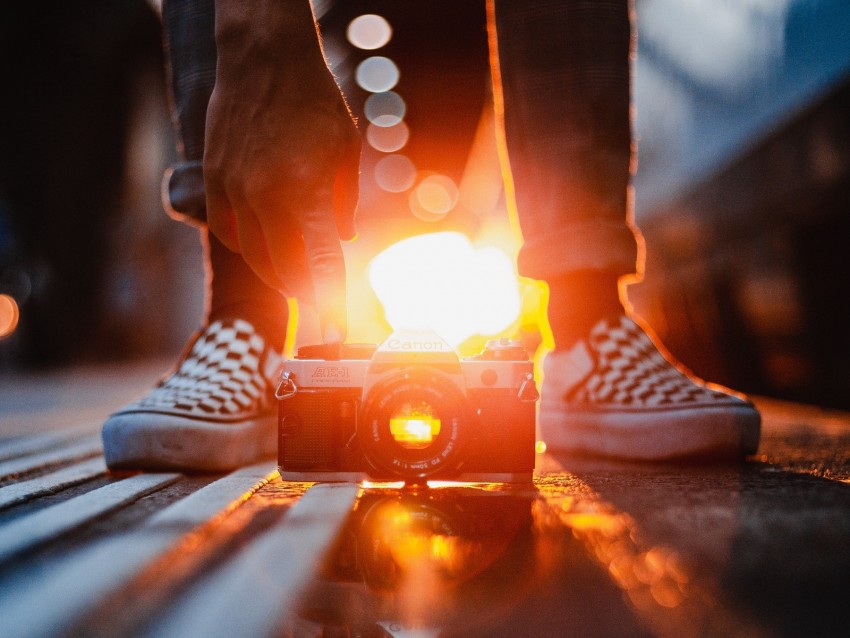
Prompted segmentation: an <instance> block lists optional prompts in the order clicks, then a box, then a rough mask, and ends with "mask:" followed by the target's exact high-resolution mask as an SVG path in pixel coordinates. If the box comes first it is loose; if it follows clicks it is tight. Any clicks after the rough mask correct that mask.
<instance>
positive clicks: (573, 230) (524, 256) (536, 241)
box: [517, 220, 640, 281]
mask: <svg viewBox="0 0 850 638" xmlns="http://www.w3.org/2000/svg"><path fill="white" fill-rule="evenodd" d="M638 238H639V233H638V232H637V230H636V229H635V228H634V227H632V226H630V225H626V224H625V223H623V222H622V221H620V222H613V221H612V222H608V221H602V220H598V221H589V222H586V223H582V224H573V225H569V226H567V227H565V228H563V229H560V230H554V229H553V230H552V231H550V232H547V233H546V234H545V236H540V237H531V238H528V239H526V241H525V243H524V244H523V246H522V248H521V249H520V252H519V257H518V260H517V267H518V269H519V274H520V275H522V276H524V277H531V278H532V279H542V280H544V281H551V280H552V279H554V278H556V277H558V276H561V275H565V274H568V273H570V272H575V271H578V270H602V271H606V272H610V273H612V274H614V275H617V276H618V277H619V276H622V275H630V274H633V273H635V272H639V270H640V267H639V264H638V263H637V260H638V241H639V239H638Z"/></svg>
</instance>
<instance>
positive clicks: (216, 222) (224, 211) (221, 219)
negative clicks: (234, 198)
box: [204, 176, 240, 253]
mask: <svg viewBox="0 0 850 638" xmlns="http://www.w3.org/2000/svg"><path fill="white" fill-rule="evenodd" d="M204 182H205V183H204V188H205V190H206V193H207V226H208V227H209V229H210V232H212V233H213V234H214V235H215V236H216V237H218V239H219V241H220V242H221V243H222V244H224V245H225V246H227V248H229V249H230V250H232V251H233V252H235V253H238V252H240V251H239V235H238V230H237V224H236V217H235V216H234V214H233V208H232V207H231V205H230V200H229V199H228V198H227V195H225V193H224V191H223V190H222V189H220V188H218V187H217V183H216V181H215V180H213V179H208V178H207V177H206V176H205V177H204Z"/></svg>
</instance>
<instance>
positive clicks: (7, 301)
mask: <svg viewBox="0 0 850 638" xmlns="http://www.w3.org/2000/svg"><path fill="white" fill-rule="evenodd" d="M19 318H20V312H19V310H18V304H17V302H16V301H15V300H14V298H12V297H10V296H9V295H0V339H3V338H4V337H8V336H9V335H11V334H12V333H13V332H14V331H15V328H17V327H18V319H19Z"/></svg>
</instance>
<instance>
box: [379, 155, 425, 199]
mask: <svg viewBox="0 0 850 638" xmlns="http://www.w3.org/2000/svg"><path fill="white" fill-rule="evenodd" d="M414 181H416V167H415V166H414V165H413V162H411V161H410V160H409V159H408V158H407V157H405V156H404V155H387V156H386V157H382V158H381V159H380V160H378V163H377V164H375V182H377V184H378V186H380V187H381V188H383V189H384V190H385V191H388V192H390V193H402V192H404V191H406V190H407V189H408V188H410V187H411V186H413V182H414Z"/></svg>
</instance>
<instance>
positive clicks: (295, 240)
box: [204, 0, 360, 342]
mask: <svg viewBox="0 0 850 638" xmlns="http://www.w3.org/2000/svg"><path fill="white" fill-rule="evenodd" d="M216 44H217V46H218V67H217V73H216V85H215V89H214V91H213V94H212V98H211V99H210V104H209V108H208V111H207V125H206V151H205V155H204V182H205V185H206V190H207V221H208V224H209V228H210V230H211V231H212V232H213V233H215V235H216V236H217V237H218V238H219V239H220V240H221V241H222V243H224V245H225V246H227V247H228V248H230V249H231V250H233V251H236V252H239V253H241V254H242V257H243V258H244V259H245V261H246V263H248V265H249V266H251V268H252V269H253V270H254V271H255V272H256V273H257V275H258V276H259V277H260V278H261V279H262V280H263V281H264V282H265V283H266V284H268V285H269V286H272V287H274V288H277V289H279V290H281V291H283V292H284V294H286V295H290V296H295V297H297V298H298V299H299V301H302V302H303V301H306V302H307V303H312V302H314V303H315V305H316V308H317V311H318V314H319V320H320V323H321V329H322V335H323V338H324V340H325V342H339V341H342V340H343V339H344V337H345V332H346V308H345V264H344V261H343V255H342V248H341V246H340V242H339V240H340V239H352V238H353V237H354V236H355V230H354V212H355V208H356V205H357V197H358V173H359V161H360V136H359V135H358V133H357V129H356V127H355V125H354V122H353V120H352V118H351V115H350V113H349V111H348V108H347V106H346V104H345V101H344V99H343V97H342V95H341V93H340V91H339V88H338V87H337V85H336V82H335V81H334V79H333V77H332V76H331V74H330V72H329V71H328V68H327V66H326V64H325V60H324V58H323V56H322V52H321V49H320V46H319V41H318V37H317V33H316V28H315V24H314V20H313V15H312V12H311V9H310V5H309V2H308V0H255V1H253V2H250V3H245V2H241V1H240V0H217V2H216Z"/></svg>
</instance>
